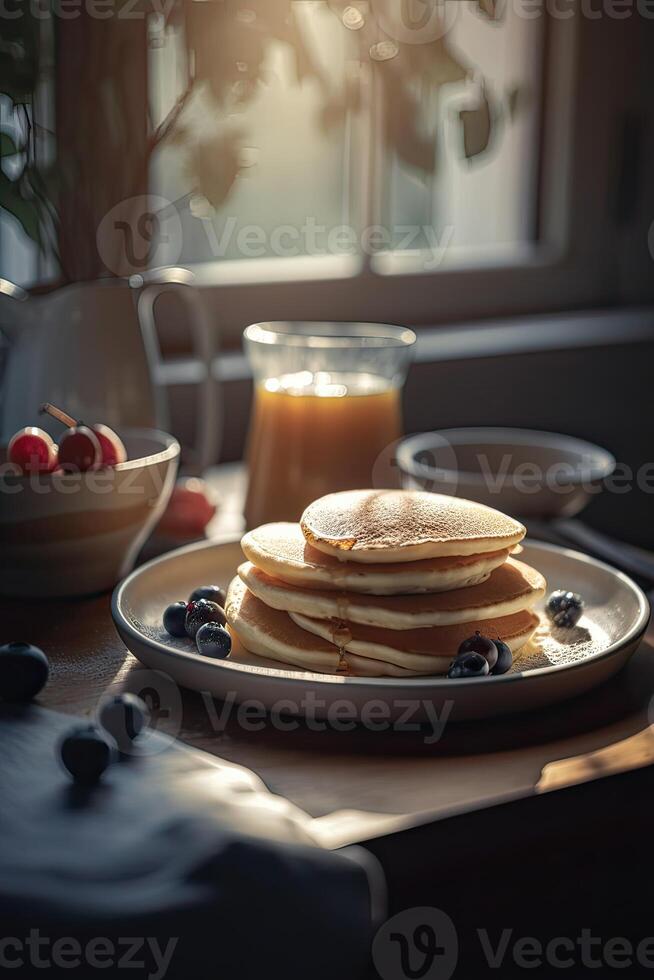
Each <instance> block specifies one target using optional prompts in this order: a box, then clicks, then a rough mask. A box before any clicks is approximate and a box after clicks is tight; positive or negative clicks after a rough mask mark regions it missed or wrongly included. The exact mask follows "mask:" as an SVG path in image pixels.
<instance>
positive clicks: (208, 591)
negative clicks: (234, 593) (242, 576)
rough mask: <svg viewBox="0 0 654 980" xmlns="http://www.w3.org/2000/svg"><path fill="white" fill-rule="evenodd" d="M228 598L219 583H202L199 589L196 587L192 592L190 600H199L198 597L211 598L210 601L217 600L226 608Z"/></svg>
mask: <svg viewBox="0 0 654 980" xmlns="http://www.w3.org/2000/svg"><path fill="white" fill-rule="evenodd" d="M226 598H227V597H226V595H225V591H224V589H221V588H220V586H219V585H201V586H200V588H199V589H195V591H194V592H192V593H191V595H190V596H189V600H188V601H189V602H197V601H198V599H209V601H210V602H215V603H217V604H218V605H219V606H222V607H223V609H224V608H225V599H226Z"/></svg>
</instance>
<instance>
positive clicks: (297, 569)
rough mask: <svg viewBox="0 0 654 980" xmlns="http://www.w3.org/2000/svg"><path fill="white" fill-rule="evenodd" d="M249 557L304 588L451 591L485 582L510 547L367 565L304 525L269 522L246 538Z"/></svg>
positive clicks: (392, 592) (385, 592)
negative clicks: (323, 544)
mask: <svg viewBox="0 0 654 980" xmlns="http://www.w3.org/2000/svg"><path fill="white" fill-rule="evenodd" d="M241 547H242V548H243V552H244V553H245V557H246V558H248V559H249V561H251V562H252V564H253V565H256V567H257V568H259V569H261V571H263V572H266V573H267V574H268V575H272V577H273V578H277V579H279V580H281V581H282V582H289V583H290V584H291V585H299V586H300V587H304V588H309V589H311V588H320V589H331V590H334V591H336V590H343V589H344V590H346V591H349V592H363V593H370V594H372V595H409V594H412V593H420V592H446V591H449V590H450V589H460V588H463V587H465V586H469V585H477V584H478V583H479V582H483V581H485V580H486V579H487V578H488V576H489V575H490V573H491V572H492V571H493V569H494V568H497V567H498V565H501V564H502V562H504V561H506V559H507V558H508V556H509V549H508V548H504V549H501V550H499V551H488V552H486V553H485V554H482V555H446V556H443V557H441V558H426V559H424V560H423V561H414V562H394V563H389V564H362V563H361V562H348V561H341V560H340V559H339V558H337V557H336V556H335V555H327V554H324V553H323V552H321V551H318V550H317V549H316V548H313V547H312V546H311V545H310V544H309V543H308V542H307V541H306V539H305V537H304V535H303V534H302V529H301V528H300V525H299V524H286V523H278V524H264V525H263V526H262V527H258V528H255V529H254V530H253V531H249V532H248V533H247V534H246V535H245V537H244V538H243V540H242V541H241Z"/></svg>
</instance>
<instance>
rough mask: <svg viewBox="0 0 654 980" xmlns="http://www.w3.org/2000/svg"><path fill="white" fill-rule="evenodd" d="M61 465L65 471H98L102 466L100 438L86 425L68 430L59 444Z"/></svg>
mask: <svg viewBox="0 0 654 980" xmlns="http://www.w3.org/2000/svg"><path fill="white" fill-rule="evenodd" d="M59 464H60V466H61V467H62V468H63V469H64V470H68V471H73V472H78V471H81V472H83V471H85V470H96V469H97V468H98V467H99V466H101V465H102V450H101V449H100V443H99V441H98V437H97V436H96V434H95V432H93V430H92V429H89V428H88V426H86V425H77V426H75V428H72V429H68V431H67V432H65V433H64V436H63V438H62V440H61V442H60V443H59Z"/></svg>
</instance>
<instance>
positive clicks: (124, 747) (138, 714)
mask: <svg viewBox="0 0 654 980" xmlns="http://www.w3.org/2000/svg"><path fill="white" fill-rule="evenodd" d="M149 719H150V712H149V711H148V706H147V705H146V703H145V702H144V701H142V700H141V698H139V697H137V696H136V694H130V693H129V692H128V691H127V692H125V693H123V694H114V695H113V696H109V697H107V698H104V700H103V701H102V702H101V703H100V708H99V711H98V723H99V725H100V727H101V728H103V729H104V731H106V732H109V734H110V735H111V736H112V737H113V739H114V740H115V742H116V745H117V746H118V749H119V750H120V751H121V752H122V753H124V754H126V753H128V752H129V751H130V749H131V747H132V744H133V742H134V741H135V739H136V738H138V736H139V735H140V734H141V732H142V731H143V730H144V729H145V728H147V726H148V721H149Z"/></svg>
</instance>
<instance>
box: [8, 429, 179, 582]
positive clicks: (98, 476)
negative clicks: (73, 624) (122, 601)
mask: <svg viewBox="0 0 654 980" xmlns="http://www.w3.org/2000/svg"><path fill="white" fill-rule="evenodd" d="M120 436H121V438H122V440H123V442H124V443H125V448H126V449H127V457H128V458H127V462H125V463H119V464H118V465H117V466H114V467H108V468H106V469H101V470H94V471H89V472H85V473H68V474H64V473H60V474H57V473H54V474H52V475H46V474H38V475H33V476H18V475H16V474H15V473H14V472H12V467H11V465H10V464H7V463H6V462H4V460H5V459H6V455H5V451H4V450H2V451H1V453H2V456H1V461H2V462H1V465H0V554H2V562H1V563H0V593H1V594H3V595H12V596H26V597H39V596H48V597H63V596H66V597H71V596H82V595H91V594H93V593H97V592H104V591H106V590H108V589H111V588H113V586H114V585H115V584H116V583H117V582H118V581H119V580H120V579H121V578H123V576H125V575H126V574H127V573H128V572H130V571H131V570H132V568H133V567H134V562H135V560H136V557H137V555H138V553H139V551H140V549H141V547H142V546H143V544H144V542H145V541H146V539H147V538H148V536H149V535H150V533H151V532H152V530H153V528H154V527H155V525H156V524H157V522H158V521H159V518H160V517H161V515H162V514H163V512H164V510H165V508H166V505H167V503H168V500H169V499H170V495H171V493H172V490H173V486H174V485H175V477H176V475H177V467H178V464H179V454H180V448H179V443H178V442H177V440H176V439H174V438H173V436H169V435H167V434H166V433H165V432H158V431H157V430H155V429H127V430H121V432H120Z"/></svg>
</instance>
